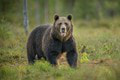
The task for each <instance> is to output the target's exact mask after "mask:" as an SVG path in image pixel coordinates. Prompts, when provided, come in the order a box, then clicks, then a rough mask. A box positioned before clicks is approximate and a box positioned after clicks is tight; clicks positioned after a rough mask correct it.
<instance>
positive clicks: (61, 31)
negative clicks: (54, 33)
mask: <svg viewBox="0 0 120 80" xmlns="http://www.w3.org/2000/svg"><path fill="white" fill-rule="evenodd" d="M66 31H67V30H66V26H65V25H62V26H61V27H60V34H61V36H63V37H65V36H66Z"/></svg>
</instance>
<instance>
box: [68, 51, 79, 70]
mask: <svg viewBox="0 0 120 80" xmlns="http://www.w3.org/2000/svg"><path fill="white" fill-rule="evenodd" d="M77 56H78V55H77V52H76V51H74V50H72V51H69V52H67V56H66V57H67V61H68V64H69V65H70V67H73V68H75V67H76V66H77Z"/></svg>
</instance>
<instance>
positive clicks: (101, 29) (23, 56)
mask: <svg viewBox="0 0 120 80" xmlns="http://www.w3.org/2000/svg"><path fill="white" fill-rule="evenodd" d="M8 26H9V27H8ZM119 26H120V23H119V19H113V20H101V21H99V22H98V21H96V20H92V21H88V22H87V21H80V20H79V21H75V22H74V36H75V39H76V43H77V51H78V55H79V57H78V66H77V68H76V69H72V68H70V67H69V65H68V64H67V62H66V59H65V54H64V55H63V56H62V57H61V59H60V60H59V65H58V66H57V67H52V66H51V65H50V64H49V63H48V62H46V61H44V60H41V61H36V63H35V64H34V65H28V63H27V53H26V42H27V38H28V35H25V32H24V29H23V27H22V25H21V24H11V23H7V22H4V21H3V22H2V23H0V80H119V79H120V69H119V68H120V27H119ZM33 28H35V27H31V26H30V30H29V31H30V32H31V31H32V29H33Z"/></svg>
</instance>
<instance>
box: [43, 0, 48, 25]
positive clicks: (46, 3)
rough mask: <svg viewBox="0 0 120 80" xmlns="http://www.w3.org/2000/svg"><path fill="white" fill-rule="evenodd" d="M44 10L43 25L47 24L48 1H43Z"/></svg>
mask: <svg viewBox="0 0 120 80" xmlns="http://www.w3.org/2000/svg"><path fill="white" fill-rule="evenodd" d="M44 8H45V12H44V14H45V23H48V0H45V2H44Z"/></svg>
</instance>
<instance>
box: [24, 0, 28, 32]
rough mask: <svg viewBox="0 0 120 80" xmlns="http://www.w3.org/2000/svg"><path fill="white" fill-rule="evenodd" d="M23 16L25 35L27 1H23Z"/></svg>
mask: <svg viewBox="0 0 120 80" xmlns="http://www.w3.org/2000/svg"><path fill="white" fill-rule="evenodd" d="M23 16H24V22H23V24H24V28H25V33H26V34H28V16H27V0H23Z"/></svg>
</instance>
